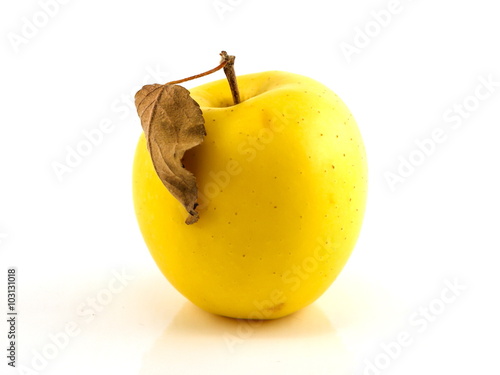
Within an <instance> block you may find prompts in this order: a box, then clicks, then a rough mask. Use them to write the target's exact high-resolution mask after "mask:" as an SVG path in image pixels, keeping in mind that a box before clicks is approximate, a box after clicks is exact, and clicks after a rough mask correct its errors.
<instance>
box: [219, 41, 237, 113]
mask: <svg viewBox="0 0 500 375" xmlns="http://www.w3.org/2000/svg"><path fill="white" fill-rule="evenodd" d="M220 55H221V57H222V60H221V63H225V64H224V73H225V74H226V78H227V81H228V83H229V88H230V89H231V94H232V95H233V102H234V104H235V105H236V104H238V103H241V100H240V91H239V90H238V81H237V80H236V73H235V71H234V60H235V58H236V57H234V56H232V55H228V54H227V52H226V51H222V52H221V53H220Z"/></svg>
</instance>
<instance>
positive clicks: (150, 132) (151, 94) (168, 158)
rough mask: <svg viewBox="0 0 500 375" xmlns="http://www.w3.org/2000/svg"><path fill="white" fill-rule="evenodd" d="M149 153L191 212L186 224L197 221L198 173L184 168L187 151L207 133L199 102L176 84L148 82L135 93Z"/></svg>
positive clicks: (166, 182) (164, 180)
mask: <svg viewBox="0 0 500 375" xmlns="http://www.w3.org/2000/svg"><path fill="white" fill-rule="evenodd" d="M135 105H136V107H137V113H138V114H139V117H140V118H141V124H142V128H143V129H144V134H145V136H146V140H147V145H148V150H149V153H150V154H151V159H152V161H153V165H154V168H155V170H156V173H157V174H158V177H160V180H161V181H162V182H163V184H164V185H165V187H166V188H167V189H168V191H170V193H171V194H172V195H173V196H174V197H175V198H176V199H177V200H178V201H179V202H181V203H182V205H183V206H184V207H185V208H186V211H187V212H188V213H189V216H188V218H187V219H186V224H193V223H196V222H197V221H198V218H199V216H198V212H196V206H197V205H198V204H197V200H198V188H197V186H196V177H195V176H194V175H193V174H192V173H191V172H189V171H188V170H187V169H185V168H184V166H183V165H182V157H183V156H184V153H185V152H186V151H187V150H189V149H190V148H193V147H195V146H197V145H199V144H200V143H201V142H202V141H203V137H204V136H205V135H206V132H205V126H204V123H205V121H204V119H203V114H202V112H201V109H200V106H199V105H198V103H196V101H194V99H192V98H191V96H190V95H189V91H188V90H186V89H185V88H184V87H182V86H177V85H171V84H166V85H159V84H155V85H146V86H144V87H143V88H142V89H141V90H139V91H138V92H137V94H136V95H135Z"/></svg>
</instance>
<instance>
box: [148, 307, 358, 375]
mask: <svg viewBox="0 0 500 375" xmlns="http://www.w3.org/2000/svg"><path fill="white" fill-rule="evenodd" d="M348 359H349V356H348V355H347V350H346V348H345V346H344V345H343V343H342V340H341V339H340V336H339V335H338V334H337V332H336V330H335V328H334V327H333V326H332V324H331V322H330V320H329V319H328V317H327V316H326V315H325V313H324V312H323V310H322V309H321V308H320V307H319V306H318V305H316V304H313V305H312V306H310V307H308V308H305V309H303V310H302V311H299V312H297V313H295V314H292V315H290V316H288V317H285V318H281V319H278V320H269V321H245V320H235V319H230V318H224V317H220V316H216V315H212V314H209V313H206V312H204V311H202V310H200V309H198V308H197V307H195V306H194V305H193V304H191V303H190V302H186V303H185V304H184V305H183V306H182V308H181V309H180V310H179V312H178V313H177V315H176V316H175V317H174V319H173V320H172V322H171V324H170V325H169V326H168V327H167V328H166V329H165V331H164V332H163V333H162V334H161V335H160V336H159V337H158V339H157V340H156V342H155V343H154V344H153V346H152V348H151V349H150V351H149V352H148V353H147V354H146V355H145V357H144V362H143V368H142V371H141V374H144V375H146V374H147V375H155V374H181V373H186V374H191V373H193V374H194V373H199V374H212V373H214V374H216V373H220V371H221V370H225V371H224V373H226V372H227V373H229V372H228V370H230V369H231V371H230V372H231V373H235V374H236V373H238V374H242V373H247V372H246V371H248V373H255V372H256V371H258V370H259V369H260V370H262V371H260V373H268V371H270V370H272V369H273V368H274V369H275V370H276V371H279V372H280V373H281V372H282V371H283V370H293V372H294V373H295V371H297V370H298V367H299V368H300V367H304V371H305V372H303V373H307V372H310V371H309V370H311V368H310V366H323V365H325V363H326V362H328V363H329V368H338V369H340V368H342V367H345V366H346V364H348ZM218 370H219V371H218Z"/></svg>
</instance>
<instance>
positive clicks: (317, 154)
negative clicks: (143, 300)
mask: <svg viewBox="0 0 500 375" xmlns="http://www.w3.org/2000/svg"><path fill="white" fill-rule="evenodd" d="M238 85H239V90H240V96H241V102H240V103H238V104H236V105H233V101H232V98H231V91H230V89H229V85H228V82H227V81H226V80H219V81H215V82H211V83H207V84H204V85H201V86H199V87H197V88H194V89H191V90H190V92H191V97H192V98H193V99H194V100H196V102H198V103H199V105H200V107H201V110H202V113H203V117H204V119H205V128H206V133H207V135H206V137H205V139H204V141H203V142H202V143H201V144H200V145H199V146H197V147H194V148H192V149H190V150H188V151H187V152H186V154H185V155H184V158H183V163H184V166H185V168H186V169H188V170H189V171H191V172H192V173H193V174H194V175H195V177H196V181H197V185H198V196H199V206H198V208H197V210H198V212H199V221H198V222H196V223H194V224H192V225H186V224H185V222H184V221H185V217H186V211H185V208H184V207H183V206H182V205H181V204H180V203H179V202H178V201H177V200H176V199H175V198H174V197H173V196H172V195H171V194H170V193H169V192H168V191H167V189H166V188H165V186H164V185H163V184H162V182H161V181H160V179H159V178H158V176H157V174H156V173H155V170H154V167H153V164H152V161H151V156H150V154H149V153H148V150H147V147H146V141H145V138H144V136H143V135H142V136H141V137H140V139H139V142H138V145H137V149H136V154H135V159H134V166H133V199H134V206H135V212H136V216H137V220H138V223H139V227H140V230H141V232H142V235H143V237H144V239H145V242H146V244H147V247H148V248H149V250H150V252H151V254H152V256H153V258H154V260H155V262H156V264H157V265H158V267H159V269H160V270H161V272H162V273H163V274H164V275H165V277H166V278H167V279H168V280H169V281H170V283H171V284H172V285H173V286H174V287H175V288H176V289H177V290H178V291H179V292H180V293H182V294H183V295H184V296H185V297H186V298H187V299H189V300H190V301H192V302H193V303H194V304H195V305H197V306H199V307H200V308H202V309H204V310H206V311H209V312H212V313H215V314H219V315H223V316H227V317H233V318H243V319H274V318H279V317H282V316H285V315H288V314H291V313H293V312H295V311H297V310H299V309H301V308H303V307H305V306H307V305H309V304H311V303H312V302H313V301H315V300H316V299H317V298H318V297H319V296H321V295H322V294H323V293H324V292H325V291H326V290H327V289H328V287H329V286H330V285H331V284H332V282H333V281H334V280H335V278H336V277H337V276H338V275H339V273H340V272H341V270H342V268H343V267H344V265H345V264H346V262H347V259H348V258H349V256H350V254H351V251H352V250H353V248H354V246H355V243H356V241H357V238H358V235H359V233H360V228H361V224H362V220H363V215H364V210H365V203H366V194H367V163H366V155H365V149H364V145H363V141H362V138H361V135H360V132H359V129H358V127H357V125H356V122H355V120H354V118H353V116H352V115H351V113H350V111H349V109H348V108H347V107H346V105H345V104H344V103H343V102H342V100H341V99H340V98H339V97H338V96H337V95H336V94H335V93H333V92H332V91H331V90H330V89H329V88H327V87H326V86H324V85H323V84H321V83H319V82H317V81H315V80H313V79H311V78H307V77H304V76H301V75H297V74H292V73H287V72H281V71H269V72H263V73H256V74H248V75H243V76H239V77H238Z"/></svg>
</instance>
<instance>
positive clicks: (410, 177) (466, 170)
mask: <svg viewBox="0 0 500 375" xmlns="http://www.w3.org/2000/svg"><path fill="white" fill-rule="evenodd" d="M46 1H47V0H46ZM46 1H45V2H46ZM42 2H44V1H43V0H42V1H41V2H38V1H31V0H30V1H22V2H21V1H18V2H3V3H2V5H1V6H0V25H1V26H0V28H1V30H0V34H1V36H2V38H1V42H0V51H1V59H0V67H1V69H0V82H1V84H0V106H1V107H0V108H1V112H0V124H1V127H0V172H1V174H0V178H1V185H0V241H1V242H0V261H1V267H0V273H1V274H2V276H1V277H0V280H1V281H0V285H1V286H0V290H1V293H0V298H1V300H0V305H1V308H0V310H1V311H2V314H4V311H5V310H6V309H7V306H6V304H7V303H6V295H5V293H6V279H7V268H9V267H16V268H17V274H18V296H17V298H18V310H19V316H18V326H17V329H18V334H19V340H18V343H17V355H18V358H17V364H18V366H21V365H22V366H25V369H27V368H29V369H31V370H32V371H31V372H28V371H27V370H25V371H18V370H12V369H10V368H8V366H7V365H6V362H7V359H6V358H5V354H6V348H7V324H6V322H5V320H6V319H7V316H6V315H3V316H2V319H1V320H2V322H3V323H2V324H1V325H0V327H1V330H0V343H1V345H0V347H1V349H2V350H1V352H2V355H1V356H0V357H1V358H2V359H1V360H0V362H1V363H0V367H1V373H2V374H3V373H6V374H7V373H8V374H10V373H12V374H17V373H19V374H23V373H30V374H69V373H71V374H91V373H92V374H108V373H112V374H148V375H149V374H250V373H251V374H254V373H260V374H267V373H270V374H271V373H272V374H306V373H307V374H359V375H361V374H371V375H373V374H379V373H383V374H405V375H410V374H443V373H454V374H471V373H479V374H481V373H493V372H494V371H497V370H495V369H498V363H497V359H496V358H497V356H498V351H499V349H500V348H499V344H498V335H499V334H500V326H499V323H498V317H499V316H500V308H499V303H498V285H500V283H499V281H500V277H499V273H498V255H497V254H498V252H499V251H500V240H499V238H498V230H499V214H498V212H499V211H500V201H499V198H498V191H499V190H500V179H499V178H498V171H499V168H498V161H499V159H500V158H499V151H498V141H499V137H500V131H499V128H500V112H499V109H498V108H499V103H500V86H499V84H498V83H496V85H495V84H491V87H490V91H488V89H487V88H486V87H483V88H480V89H479V91H477V93H479V95H480V97H481V98H480V99H478V98H474V96H475V95H476V88H477V87H478V86H481V85H482V84H481V80H490V81H492V82H500V49H499V45H500V43H499V42H500V40H499V35H500V23H499V22H498V11H497V10H498V8H497V5H496V3H495V2H494V1H492V0H474V1H463V0H462V1H451V0H442V1H439V2H436V1H430V0H419V1H417V0H413V1H409V0H401V2H400V3H399V6H398V7H396V9H397V11H399V12H398V13H396V14H392V15H391V17H390V19H388V18H387V17H386V18H385V21H384V20H382V19H381V18H380V17H381V16H378V18H379V21H378V22H379V26H378V28H377V24H375V23H374V22H377V21H376V20H375V19H376V18H377V16H376V14H379V15H380V14H383V13H384V10H387V9H388V8H389V7H390V6H389V3H390V2H389V1H381V0H380V1H378V0H377V1H348V0H339V1H335V2H327V1H290V0H288V1H264V0H241V1H236V0H222V1H220V2H214V1H213V0H204V1H201V0H200V1H180V0H179V1H153V0H144V1H123V0H122V1H118V0H108V1H104V2H103V1H76V0H73V1H67V3H66V4H60V5H59V6H58V8H54V7H52V8H51V10H50V11H49V12H50V13H52V14H51V15H50V16H47V15H46V16H44V15H43V14H41V13H39V12H48V11H47V10H45V11H44V10H43V8H42V7H41V5H40V3H42ZM214 4H219V6H221V5H220V4H226V5H227V8H226V10H225V11H222V10H220V11H219V12H218V11H217V10H216V8H215V6H214ZM391 10H394V9H393V8H391ZM373 12H375V13H373ZM380 12H382V13H380ZM384 14H386V13H384ZM26 20H28V21H26ZM30 21H34V22H37V23H38V25H39V27H37V29H38V31H37V32H36V34H35V35H27V34H25V35H24V36H23V32H24V33H29V32H30V31H31V32H32V33H33V30H29V28H28V29H26V26H24V25H25V23H26V22H30ZM45 21H46V22H45ZM380 22H385V25H384V26H380ZM44 23H46V24H44ZM23 28H24V30H23ZM366 29H368V30H367V31H368V32H369V33H371V35H372V36H370V37H369V40H368V41H367V40H363V38H362V37H361V36H360V30H361V31H363V30H366ZM14 34H16V35H18V36H19V37H25V36H28V37H26V39H25V40H24V42H25V43H22V44H20V45H18V46H17V47H16V46H15V43H12V38H14V36H13V35H14ZM363 42H364V43H365V44H366V46H363ZM343 43H345V44H343ZM347 43H348V44H350V45H352V46H353V47H356V45H357V46H358V47H359V48H358V47H356V48H358V49H357V50H356V53H354V54H352V55H350V56H347V55H346V53H344V52H343V50H342V45H343V46H344V47H345V46H346V44H347ZM356 43H357V44H356ZM223 49H225V50H227V51H228V52H229V53H230V54H234V55H236V56H237V60H236V69H237V73H238V74H245V73H252V72H258V71H264V70H271V69H278V70H286V71H291V72H295V73H300V74H304V75H307V76H310V77H312V78H315V79H317V80H319V81H321V82H323V83H324V84H326V85H328V86H329V87H330V88H332V89H333V90H334V91H335V92H336V93H337V94H339V95H340V97H341V98H342V99H343V100H344V101H345V102H346V103H347V104H348V106H349V107H350V109H351V111H352V112H353V114H354V116H355V117H356V119H357V121H358V123H359V127H360V129H361V132H362V134H363V137H364V140H365V143H366V148H367V152H368V158H369V167H370V192H369V204H368V209H367V213H366V219H365V222H364V226H363V230H362V234H361V237H360V239H359V242H358V244H357V247H356V249H355V251H354V253H353V255H352V257H351V259H350V261H349V263H348V265H347V266H346V268H345V269H344V271H343V273H342V274H341V276H340V277H339V278H338V280H337V281H336V282H335V283H334V284H333V285H332V287H331V288H330V289H329V290H328V292H327V293H325V294H324V295H323V296H322V297H321V298H320V299H319V300H318V301H317V302H316V303H314V304H313V305H312V306H310V307H309V308H306V309H304V310H303V311H301V312H299V313H297V314H294V315H292V316H290V317H288V318H284V319H281V320H278V321H273V322H266V323H265V324H263V325H261V326H258V327H250V326H248V324H247V323H243V322H238V321H234V320H230V319H225V318H220V317H216V316H212V315H210V314H207V313H205V312H203V311H201V310H199V309H198V308H196V307H194V306H193V305H191V304H190V303H189V302H187V301H186V300H185V299H184V298H183V297H182V296H181V295H180V294H178V293H177V292H176V291H175V290H174V289H173V288H172V287H171V286H170V285H169V284H168V282H167V281H166V280H165V279H164V278H163V276H162V275H161V274H160V272H159V271H158V270H157V268H156V266H155V264H154V263H153V261H152V259H151V257H150V255H149V253H148V251H147V249H146V247H145V245H144V244H143V241H142V238H141V235H140V233H139V230H138V227H137V225H136V221H135V216H134V212H133V207H132V199H131V186H130V180H131V163H132V158H133V152H134V147H135V143H136V140H137V138H138V136H139V134H140V133H141V127H140V124H139V120H138V118H137V116H136V113H135V109H134V108H133V107H131V106H129V104H127V103H128V101H129V100H131V98H132V97H133V94H134V93H135V92H136V91H137V90H138V89H139V88H140V87H141V86H142V84H143V83H145V82H148V83H154V82H166V81H169V80H173V79H178V78H183V77H186V76H189V75H192V74H196V73H199V72H201V71H204V70H207V69H209V68H212V67H213V66H215V65H216V64H217V63H218V61H219V56H218V53H219V52H220V51H221V50H223ZM152 73H153V74H152ZM219 78H222V73H221V72H218V73H216V74H215V75H214V76H211V77H206V78H204V79H201V80H199V81H198V82H190V83H188V84H186V87H188V88H189V87H194V86H195V85H198V84H200V83H203V82H207V81H211V80H213V79H219ZM464 102H465V103H464ZM464 105H465V108H466V109H465V111H466V112H462V115H460V117H458V118H457V117H455V121H453V122H452V121H450V119H449V118H448V121H447V120H445V118H444V117H443V116H445V115H446V114H448V115H450V113H452V112H450V111H454V110H458V108H459V107H458V106H464ZM102 121H111V123H112V131H111V132H109V133H108V134H105V135H104V138H103V140H102V142H101V143H100V144H99V145H98V146H95V147H94V148H93V150H92V151H91V152H90V153H89V154H88V155H87V156H85V157H83V158H82V160H81V161H80V163H79V164H78V165H77V166H76V167H74V168H72V171H71V172H68V173H65V174H64V176H63V178H62V179H61V181H60V179H58V177H57V175H56V173H55V172H54V170H53V167H52V166H53V164H54V162H60V163H64V160H65V157H66V154H67V152H68V147H69V148H75V147H77V145H78V144H79V143H80V142H82V140H84V139H85V136H84V131H90V130H92V129H95V128H98V126H99V124H100V123H101V122H102ZM453 125H457V126H456V129H454V128H453ZM437 129H442V130H443V131H444V134H445V137H446V140H445V141H444V142H442V143H440V144H437V145H436V146H435V150H434V151H433V153H432V154H430V155H428V156H425V157H424V158H423V159H418V147H417V145H416V141H419V140H420V141H422V140H424V139H426V138H429V137H431V135H432V134H433V132H436V131H439V130H437ZM416 150H417V151H416ZM415 151H416V152H415ZM411 155H413V157H414V160H417V161H421V162H422V163H421V165H419V166H417V167H415V169H414V170H413V171H411V173H410V172H408V173H407V174H406V175H405V176H406V177H404V178H403V180H404V181H403V182H400V183H398V184H397V185H396V186H395V190H394V191H393V190H392V189H391V188H390V186H389V184H388V182H387V180H386V176H387V173H388V172H391V173H398V166H399V165H400V163H401V159H400V158H401V157H402V158H404V159H406V160H408V158H409V157H410V156H411ZM415 158H416V159H415ZM117 274H124V275H125V277H127V278H128V279H125V281H123V282H122V284H117V283H116V282H117V281H116V280H118V279H116V277H117V276H116V275H117ZM121 277H123V276H121ZM115 279H116V280H115ZM110 283H112V285H114V286H115V287H116V286H117V285H123V288H121V290H120V291H119V292H116V293H114V294H111V298H110V299H108V300H107V304H106V305H105V306H102V305H97V306H96V307H92V308H91V307H89V306H91V305H90V303H91V302H90V301H92V299H93V298H96V296H99V295H100V296H101V298H102V297H103V296H105V295H106V296H108V297H109V296H110V293H109V292H106V290H107V289H108V288H109V284H110ZM113 283H114V284H113ZM450 284H458V285H459V287H455V289H456V290H455V293H453V292H452V291H451V290H448V289H447V288H449V285H450ZM106 293H107V294H106ZM89 308H90V309H91V311H90V312H92V314H90V313H89V314H83V312H84V311H86V312H89V310H88V309H89ZM426 309H427V310H429V312H428V313H426V312H425V311H426ZM68 324H69V326H70V327H71V325H72V326H73V328H74V329H75V331H74V332H73V333H74V336H73V337H70V338H69V339H67V340H66V339H63V335H66V334H63V333H62V332H64V331H65V329H67V327H68ZM54 337H59V340H60V341H59V342H60V348H57V347H55V346H54V345H53V341H54V340H55V339H54ZM401 337H403V341H404V344H405V346H403V347H401V348H400V349H399V347H400V344H401V343H399V344H395V342H396V341H397V340H398V339H401ZM56 341H57V340H56ZM387 352H391V353H392V357H390V356H389V354H387ZM37 353H38V354H37ZM40 353H41V354H40ZM44 353H45V354H44ZM41 355H44V356H45V361H43V360H42V359H40V356H41ZM46 357H50V358H48V359H47V358H46ZM33 361H34V362H33ZM37 361H38V362H37ZM33 363H35V364H37V365H35V367H37V368H38V370H41V371H34V367H33Z"/></svg>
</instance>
